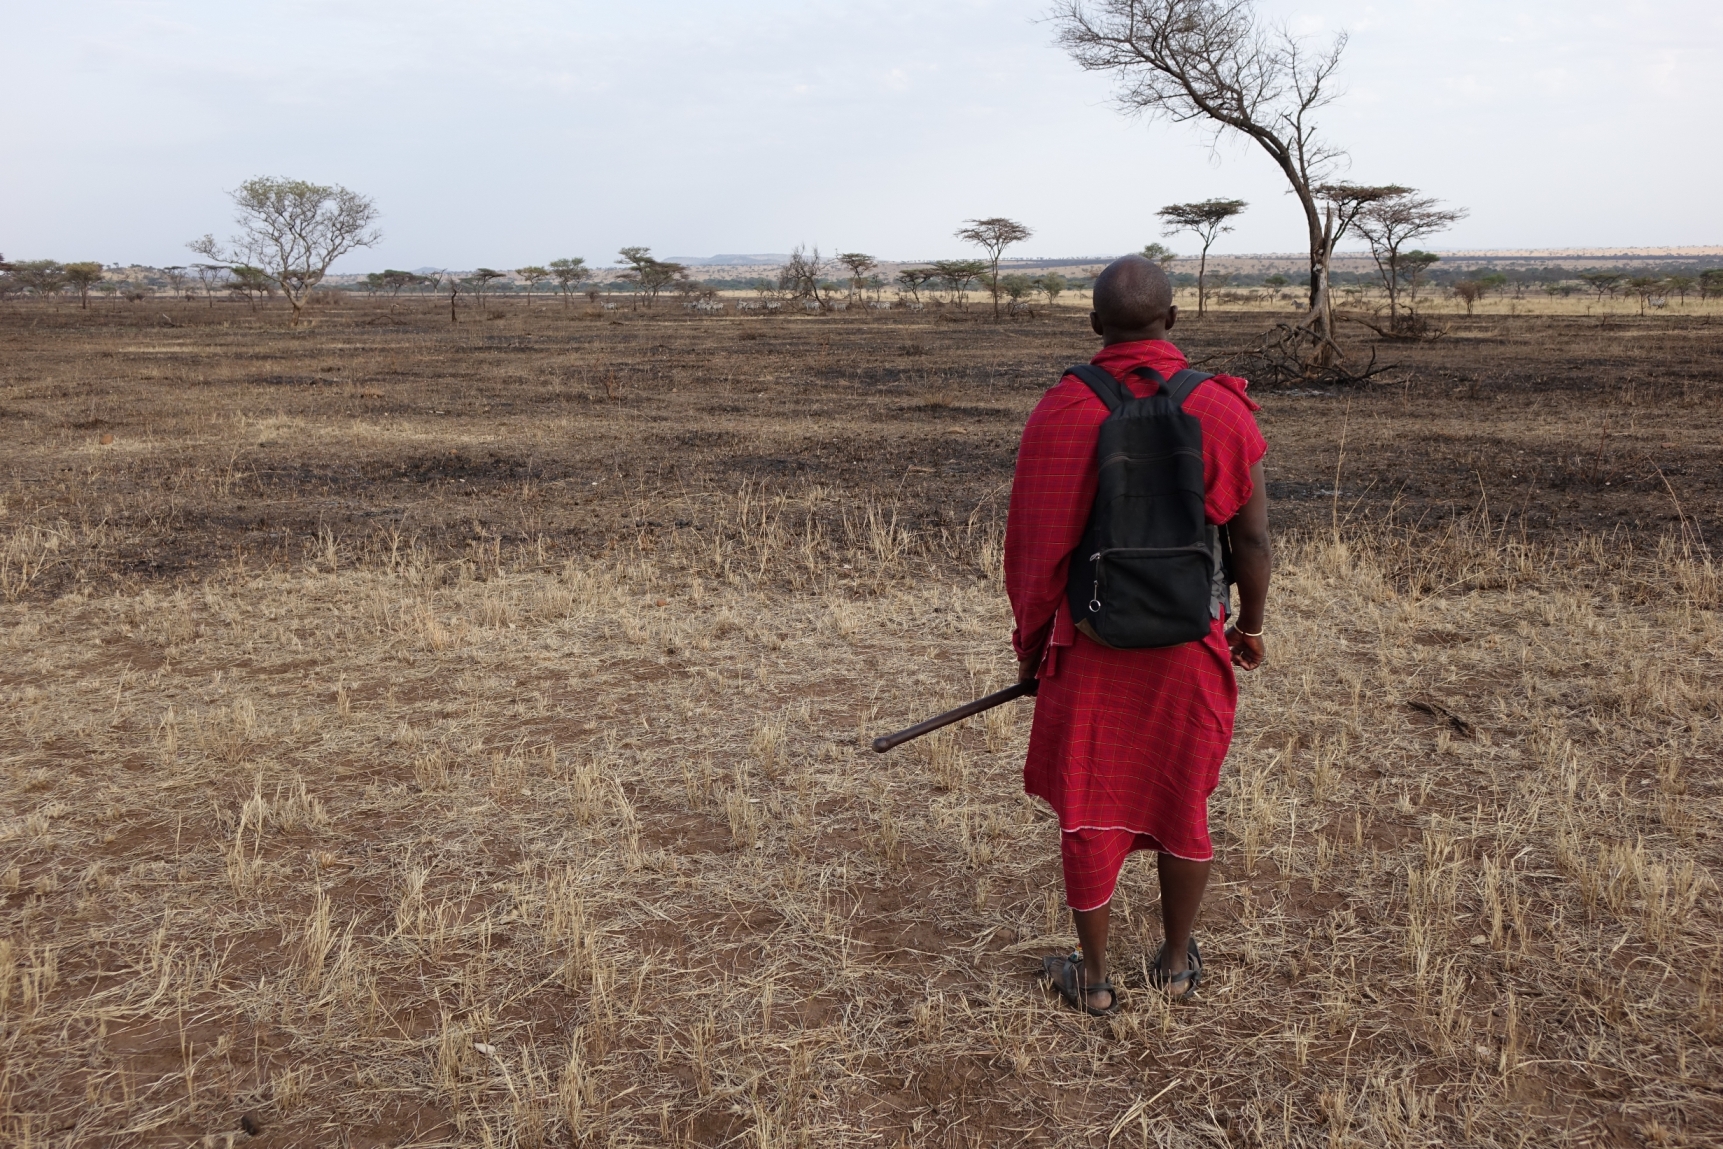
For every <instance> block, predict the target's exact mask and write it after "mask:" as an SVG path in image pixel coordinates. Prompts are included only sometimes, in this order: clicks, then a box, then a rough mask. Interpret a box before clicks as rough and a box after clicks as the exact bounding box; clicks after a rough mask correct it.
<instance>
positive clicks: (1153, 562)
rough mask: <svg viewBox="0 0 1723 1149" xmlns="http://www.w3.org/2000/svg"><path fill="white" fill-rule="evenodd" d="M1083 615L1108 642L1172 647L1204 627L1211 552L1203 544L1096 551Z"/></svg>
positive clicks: (1207, 620) (1192, 639)
mask: <svg viewBox="0 0 1723 1149" xmlns="http://www.w3.org/2000/svg"><path fill="white" fill-rule="evenodd" d="M1090 561H1091V562H1093V563H1094V564H1095V577H1094V590H1093V594H1092V596H1091V598H1090V600H1089V603H1088V607H1089V609H1088V611H1087V612H1086V614H1085V615H1084V617H1085V619H1086V620H1087V621H1088V623H1089V625H1090V626H1091V627H1092V628H1093V629H1094V631H1095V633H1096V634H1097V635H1099V636H1100V638H1101V639H1102V641H1104V642H1106V643H1107V644H1108V645H1109V646H1118V647H1126V648H1134V647H1154V646H1177V645H1179V644H1180V643H1184V642H1195V641H1196V640H1197V639H1200V638H1202V637H1203V636H1204V635H1206V634H1207V633H1208V632H1209V624H1210V622H1211V619H1212V615H1211V613H1210V600H1211V598H1212V594H1213V581H1214V552H1213V551H1212V550H1210V549H1209V548H1208V547H1207V546H1183V547H1115V548H1112V549H1110V550H1103V551H1099V552H1097V553H1096V554H1094V555H1093V556H1091V559H1090Z"/></svg>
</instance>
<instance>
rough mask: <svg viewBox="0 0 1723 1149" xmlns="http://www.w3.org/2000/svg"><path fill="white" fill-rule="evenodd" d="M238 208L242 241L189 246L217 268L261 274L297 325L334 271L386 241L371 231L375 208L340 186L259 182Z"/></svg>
mask: <svg viewBox="0 0 1723 1149" xmlns="http://www.w3.org/2000/svg"><path fill="white" fill-rule="evenodd" d="M233 203H234V206H235V207H237V208H238V209H239V214H238V215H237V216H235V217H234V219H235V222H236V223H238V224H239V227H240V231H239V234H238V235H236V236H234V237H233V238H232V239H231V240H229V241H228V243H227V244H225V245H223V244H220V243H217V242H216V240H215V237H214V236H210V235H206V236H204V237H203V238H202V239H196V240H193V241H192V242H191V243H189V244H187V245H186V246H187V247H189V248H191V250H193V251H195V252H197V253H198V254H199V255H203V256H207V257H208V258H209V259H210V260H212V261H213V262H216V263H224V264H228V265H230V266H231V265H234V264H240V263H244V264H249V265H251V266H253V267H257V268H261V269H262V270H263V273H264V274H265V275H267V276H269V278H270V279H271V280H272V281H274V283H275V284H276V285H277V286H278V287H280V288H281V294H283V295H285V296H286V297H287V302H288V303H290V304H292V305H293V322H294V324H296V325H297V324H298V322H299V319H300V316H301V314H302V313H303V312H304V310H305V303H306V301H307V300H308V299H310V298H311V293H312V291H314V290H315V289H316V287H317V285H318V284H319V283H322V282H323V277H324V276H325V275H327V274H328V273H329V265H330V264H332V263H334V262H335V261H336V260H337V259H340V258H341V257H342V256H343V255H346V254H347V253H348V252H350V251H355V250H357V249H358V248H361V247H371V246H372V245H374V244H376V243H377V241H378V240H380V239H382V238H383V233H382V232H380V231H378V230H377V229H376V228H375V227H373V226H372V225H373V224H374V223H375V222H376V220H377V207H376V205H375V204H373V203H372V202H371V201H370V200H369V199H366V198H365V197H364V196H362V195H360V194H359V193H358V192H354V191H348V190H347V189H346V188H344V187H342V186H340V185H339V184H336V185H333V186H324V185H322V184H314V183H309V182H307V181H306V180H291V179H275V178H272V177H269V176H259V177H257V178H256V179H249V180H246V181H245V182H244V183H242V184H240V185H239V187H238V188H237V189H236V190H235V191H234V193H233Z"/></svg>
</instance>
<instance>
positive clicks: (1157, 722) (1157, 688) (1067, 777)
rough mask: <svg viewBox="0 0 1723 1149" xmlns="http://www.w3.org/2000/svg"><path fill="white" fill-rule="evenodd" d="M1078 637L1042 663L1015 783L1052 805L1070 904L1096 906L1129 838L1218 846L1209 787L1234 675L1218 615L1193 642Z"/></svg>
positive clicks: (1203, 854)
mask: <svg viewBox="0 0 1723 1149" xmlns="http://www.w3.org/2000/svg"><path fill="white" fill-rule="evenodd" d="M1075 637H1076V641H1075V643H1074V644H1073V645H1071V646H1058V647H1049V649H1048V651H1047V654H1046V657H1045V659H1044V660H1043V662H1042V664H1041V684H1040V688H1039V691H1038V693H1037V694H1036V698H1035V724H1034V727H1033V728H1032V730H1031V732H1030V735H1029V756H1028V758H1027V759H1026V760H1025V762H1024V764H1023V788H1024V790H1026V791H1027V792H1028V793H1030V794H1033V795H1035V796H1036V797H1038V798H1042V799H1044V800H1045V801H1046V802H1047V803H1048V805H1050V806H1052V807H1053V811H1054V813H1056V814H1057V815H1058V816H1059V829H1060V831H1061V834H1060V857H1061V859H1062V861H1063V863H1064V872H1065V901H1066V904H1068V905H1069V906H1070V907H1071V908H1072V909H1075V910H1092V909H1098V908H1099V907H1101V906H1104V905H1106V904H1107V902H1108V901H1110V900H1111V899H1112V896H1113V887H1114V886H1115V885H1116V884H1117V883H1118V880H1119V870H1120V868H1121V867H1122V866H1123V865H1124V863H1125V858H1126V856H1127V855H1129V854H1130V853H1131V852H1132V851H1133V850H1154V851H1155V852H1157V853H1165V854H1172V855H1174V856H1176V857H1180V858H1188V859H1191V860H1192V861H1207V860H1209V859H1210V858H1213V857H1214V847H1213V845H1212V844H1211V843H1210V841H1209V833H1208V799H1209V795H1210V794H1212V793H1214V788H1215V786H1216V785H1217V784H1218V783H1219V782H1220V768H1221V763H1222V762H1223V761H1225V759H1226V752H1227V749H1228V747H1229V746H1230V745H1231V744H1232V724H1233V715H1234V713H1235V712H1236V711H1237V708H1238V684H1237V682H1236V681H1235V680H1234V678H1233V672H1232V658H1231V654H1230V653H1229V652H1228V650H1227V645H1226V638H1225V631H1224V623H1222V622H1220V621H1217V622H1215V624H1214V626H1213V628H1212V629H1211V630H1210V631H1209V634H1208V637H1207V638H1204V639H1203V640H1201V641H1200V642H1188V643H1185V644H1184V645H1182V646H1171V647H1165V648H1162V649H1159V650H1113V649H1110V648H1108V647H1105V646H1102V645H1101V644H1099V643H1097V642H1093V641H1091V640H1089V639H1088V638H1085V637H1084V636H1083V635H1081V634H1077V635H1076V636H1075Z"/></svg>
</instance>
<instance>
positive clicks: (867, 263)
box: [833, 251, 879, 298]
mask: <svg viewBox="0 0 1723 1149" xmlns="http://www.w3.org/2000/svg"><path fill="white" fill-rule="evenodd" d="M833 258H835V259H836V260H837V261H838V262H839V263H841V264H843V265H844V266H845V267H847V268H849V269H850V295H851V297H852V298H853V297H854V296H857V295H859V294H861V290H862V288H863V286H865V285H866V283H867V273H868V272H870V271H872V270H873V269H874V268H876V267H878V266H879V261H878V260H876V259H874V257H873V256H871V255H866V254H863V253H862V252H859V251H840V252H838V254H837V255H836V256H835V257H833Z"/></svg>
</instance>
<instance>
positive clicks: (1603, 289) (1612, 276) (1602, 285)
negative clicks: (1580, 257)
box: [1579, 271, 1627, 303]
mask: <svg viewBox="0 0 1723 1149" xmlns="http://www.w3.org/2000/svg"><path fill="white" fill-rule="evenodd" d="M1626 278H1627V277H1626V276H1625V275H1623V274H1622V273H1621V272H1619V271H1582V272H1580V273H1579V281H1580V282H1581V283H1583V284H1585V285H1586V286H1587V287H1589V288H1591V289H1592V290H1593V291H1595V292H1597V301H1598V302H1599V303H1602V302H1603V297H1604V296H1605V295H1612V296H1613V295H1614V294H1615V289H1616V287H1618V286H1619V285H1620V284H1621V281H1622V280H1623V279H1626Z"/></svg>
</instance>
